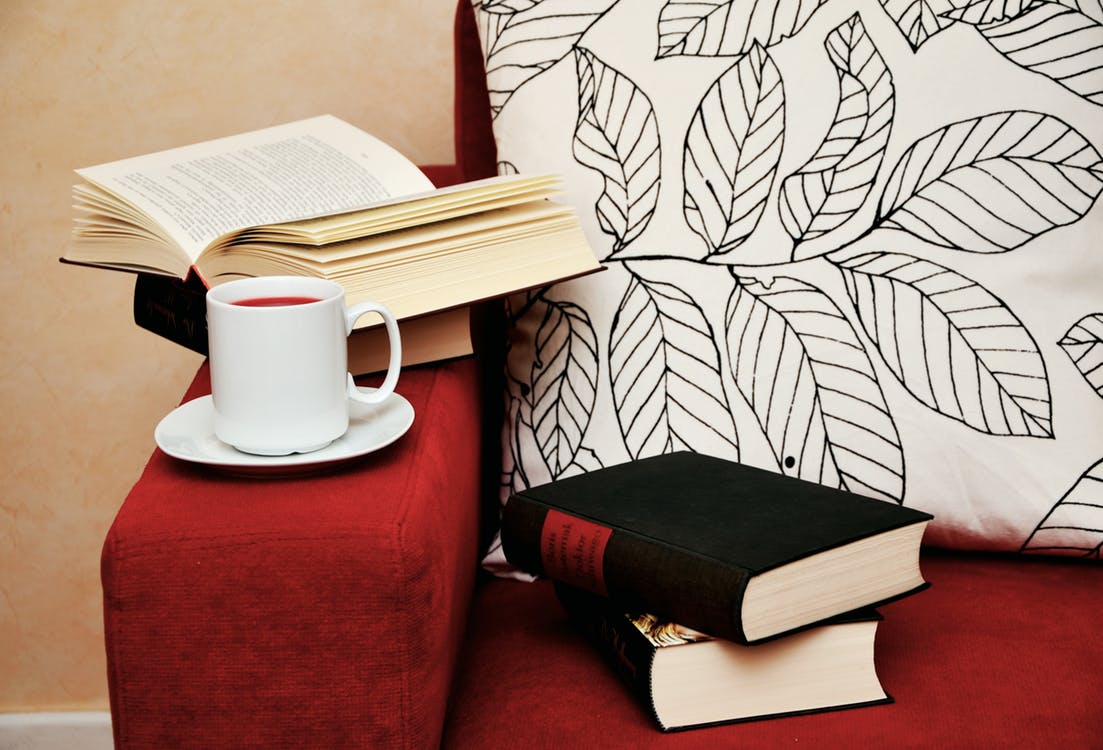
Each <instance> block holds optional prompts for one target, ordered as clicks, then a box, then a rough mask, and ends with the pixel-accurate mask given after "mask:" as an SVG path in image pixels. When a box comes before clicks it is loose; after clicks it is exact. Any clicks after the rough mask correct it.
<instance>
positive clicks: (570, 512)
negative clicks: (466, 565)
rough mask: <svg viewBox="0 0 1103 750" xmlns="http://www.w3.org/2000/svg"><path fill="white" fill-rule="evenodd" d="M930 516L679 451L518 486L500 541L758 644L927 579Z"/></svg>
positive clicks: (551, 569) (557, 571)
mask: <svg viewBox="0 0 1103 750" xmlns="http://www.w3.org/2000/svg"><path fill="white" fill-rule="evenodd" d="M931 518H932V516H931V515H930V514H929V513H924V512H922V511H918V510H914V509H912V508H907V507H903V506H900V505H896V504H894V503H890V502H885V501H882V500H875V499H873V498H868V497H863V496H860V495H856V494H853V493H850V492H846V491H843V490H839V489H834V488H831V487H826V486H824V485H820V484H815V483H813V482H807V481H804V480H801V479H796V478H793V477H787V476H784V475H782V474H777V473H774V472H771V471H766V470H763V469H758V468H755V467H752V466H746V465H744V464H740V463H736V462H733V461H728V460H725V459H720V458H713V457H710V456H705V455H701V454H697V453H690V452H679V453H670V454H666V455H661V456H656V457H653V458H646V459H641V460H638V461H630V462H628V463H624V464H619V465H616V466H610V467H606V468H603V469H598V470H596V471H592V472H589V473H587V474H581V475H577V476H573V477H569V478H566V479H560V480H558V481H555V482H551V483H549V484H544V485H540V486H536V487H531V488H529V489H527V490H523V491H521V492H518V493H515V494H514V495H513V496H511V497H510V499H509V501H508V502H507V503H506V506H505V508H504V510H503V516H502V530H501V538H502V547H503V550H504V552H505V555H506V557H507V559H508V560H509V561H510V562H511V563H513V564H514V565H516V566H517V567H519V568H521V569H522V570H526V571H528V572H530V573H533V574H536V575H544V576H547V577H549V578H552V579H555V580H558V581H563V582H566V583H569V584H572V585H575V586H578V587H581V588H584V589H586V590H588V591H591V592H593V593H596V594H599V595H602V596H608V597H609V598H611V599H612V600H613V601H614V602H616V603H617V605H618V606H621V607H624V608H625V609H626V610H630V611H636V612H650V613H652V614H654V615H656V616H659V617H663V618H665V619H668V620H671V621H673V622H677V623H679V624H681V625H684V626H686V627H690V628H693V629H695V630H699V631H701V632H705V633H709V634H710V635H712V636H715V637H719V638H725V639H728V640H733V641H737V642H740V643H752V642H756V641H761V640H765V639H767V638H771V637H774V636H777V635H779V634H782V633H787V632H789V631H793V630H797V629H799V628H803V627H806V626H808V625H811V624H813V623H816V622H819V621H821V620H825V619H827V618H829V617H833V616H836V615H839V614H842V613H844V612H848V611H851V610H854V609H858V608H860V607H864V606H873V605H877V604H879V603H883V602H887V601H890V600H892V599H895V598H898V597H901V596H904V595H906V594H909V593H912V592H915V591H918V590H920V589H921V588H924V587H925V586H926V585H927V584H926V582H925V581H924V579H923V576H922V573H921V571H920V569H919V549H920V543H921V541H922V538H923V531H924V529H925V528H926V526H927V524H928V522H929V521H930V520H931Z"/></svg>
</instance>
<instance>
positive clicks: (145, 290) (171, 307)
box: [134, 273, 475, 375]
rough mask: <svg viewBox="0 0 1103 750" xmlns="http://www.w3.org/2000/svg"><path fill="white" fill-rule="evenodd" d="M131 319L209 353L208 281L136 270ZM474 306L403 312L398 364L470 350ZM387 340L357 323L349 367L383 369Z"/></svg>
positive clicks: (378, 329) (379, 330)
mask: <svg viewBox="0 0 1103 750" xmlns="http://www.w3.org/2000/svg"><path fill="white" fill-rule="evenodd" d="M134 322H135V323H136V324H137V325H138V327H140V328H144V329H146V330H147V331H151V332H152V333H156V334H157V335H159V336H163V337H164V338H166V339H168V340H169V341H172V342H174V343H177V344H179V345H181V346H183V347H186V348H188V349H191V350H192V351H194V352H197V353H199V354H202V355H203V356H207V353H208V344H207V286H206V285H205V284H204V283H203V280H202V279H200V278H199V276H198V275H197V274H194V273H191V274H188V276H187V278H186V279H184V280H183V281H181V280H180V279H178V278H176V277H174V276H161V275H159V274H151V273H140V274H137V278H136V281H135V282H134ZM471 328H472V307H471V306H470V305H463V306H460V307H454V308H450V309H447V310H440V311H437V312H431V313H427V314H425V315H418V316H415V317H411V318H405V319H403V320H401V321H400V322H399V331H400V332H401V334H402V366H403V367H407V366H410V365H418V364H422V363H424V362H436V361H440V360H445V359H454V358H456V357H465V356H468V355H470V354H472V353H474V351H475V349H474V346H475V344H474V340H473V337H472V331H471ZM388 357H389V346H388V343H387V333H386V331H385V330H384V328H383V326H382V325H372V326H370V327H364V328H358V329H356V330H355V331H353V332H352V334H351V335H350V336H349V339H348V367H349V372H351V373H352V374H353V375H367V374H370V373H375V372H383V371H385V370H386V369H387V362H388Z"/></svg>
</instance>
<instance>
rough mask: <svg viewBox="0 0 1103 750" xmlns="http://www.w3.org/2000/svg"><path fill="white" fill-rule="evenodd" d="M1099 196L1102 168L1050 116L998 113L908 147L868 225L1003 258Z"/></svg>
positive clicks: (1095, 156)
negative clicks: (873, 222)
mask: <svg viewBox="0 0 1103 750" xmlns="http://www.w3.org/2000/svg"><path fill="white" fill-rule="evenodd" d="M1101 189H1103V162H1101V161H1100V157H1099V153H1098V152H1097V151H1096V150H1095V149H1094V148H1093V147H1092V146H1091V144H1089V143H1088V141H1087V140H1085V138H1084V136H1082V135H1080V133H1078V132H1077V131H1075V130H1074V129H1072V128H1071V127H1069V126H1068V125H1067V124H1065V123H1064V122H1062V121H1061V120H1059V119H1057V118H1056V117H1053V116H1051V115H1045V114H1040V113H1037V112H1023V111H1019V112H999V113H996V114H991V115H985V116H983V117H977V118H975V119H971V120H965V121H963V122H957V123H954V124H953V125H949V126H947V127H944V128H941V129H939V130H937V131H935V132H934V133H931V134H930V135H928V136H926V137H925V138H922V139H921V140H919V141H917V142H916V143H915V144H913V145H912V146H911V147H910V148H909V149H908V150H907V151H906V152H905V153H904V155H903V156H902V157H901V159H900V162H899V163H898V164H897V165H896V168H895V169H894V170H893V172H892V175H891V176H890V177H889V180H888V184H887V186H886V188H885V192H884V195H883V196H882V198H881V204H880V218H879V219H878V225H879V226H881V227H888V228H894V229H900V230H903V231H905V232H908V233H910V234H913V235H915V236H916V237H920V238H922V239H924V240H926V241H928V242H931V243H934V244H936V245H941V246H943V247H951V248H960V249H962V250H968V251H971V252H978V253H992V252H1003V251H1006V250H1012V249H1014V248H1016V247H1019V246H1020V245H1022V244H1024V243H1025V242H1028V241H1030V240H1031V239H1033V238H1034V237H1037V236H1039V235H1041V234H1043V233H1044V232H1048V231H1049V230H1050V229H1053V228H1054V227H1059V226H1062V225H1065V224H1070V223H1072V222H1074V221H1077V220H1078V219H1080V218H1081V217H1082V216H1083V215H1084V214H1085V213H1087V211H1088V210H1089V209H1090V208H1091V207H1092V204H1093V203H1094V202H1095V199H1096V198H1097V197H1098V195H1099V192H1100V190H1101Z"/></svg>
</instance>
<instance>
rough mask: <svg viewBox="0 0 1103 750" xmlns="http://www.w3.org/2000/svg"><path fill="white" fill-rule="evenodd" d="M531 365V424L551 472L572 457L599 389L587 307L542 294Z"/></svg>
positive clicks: (556, 474) (560, 470) (555, 473)
mask: <svg viewBox="0 0 1103 750" xmlns="http://www.w3.org/2000/svg"><path fill="white" fill-rule="evenodd" d="M545 303H546V304H545V305H544V307H543V319H542V320H541V321H540V325H539V327H538V328H537V330H536V336H535V341H534V347H535V349H534V352H533V353H534V355H535V356H534V358H533V359H532V368H531V371H530V378H529V384H530V386H529V387H530V389H531V390H530V396H529V398H530V399H531V404H532V430H533V434H534V436H535V440H536V444H537V446H538V447H539V449H540V453H541V455H542V456H543V457H544V460H545V462H546V463H547V465H548V469H549V470H550V472H551V475H552V477H553V478H557V477H559V476H561V475H562V474H563V472H564V471H566V469H567V468H568V467H569V466H571V464H572V463H573V462H574V460H575V454H576V453H577V452H578V449H579V447H580V446H581V444H582V438H583V436H584V435H585V434H586V428H587V427H588V426H589V423H590V415H591V414H592V413H593V410H594V400H595V398H596V395H597V379H598V369H599V366H598V351H597V338H596V336H595V334H594V327H593V324H592V323H591V322H590V318H589V316H588V315H587V314H586V311H585V310H583V309H582V308H581V307H579V306H578V305H575V304H573V303H569V302H559V301H549V300H545Z"/></svg>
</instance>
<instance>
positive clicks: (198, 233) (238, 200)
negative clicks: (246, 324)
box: [77, 115, 433, 262]
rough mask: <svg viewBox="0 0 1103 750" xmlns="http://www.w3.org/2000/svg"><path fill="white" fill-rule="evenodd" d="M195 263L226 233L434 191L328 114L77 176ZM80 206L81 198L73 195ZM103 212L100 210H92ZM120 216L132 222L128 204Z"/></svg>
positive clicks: (399, 160) (388, 151) (412, 168)
mask: <svg viewBox="0 0 1103 750" xmlns="http://www.w3.org/2000/svg"><path fill="white" fill-rule="evenodd" d="M77 174H79V175H80V176H81V177H83V178H84V179H85V180H87V181H88V182H89V183H92V184H93V185H94V186H97V187H99V188H101V189H102V190H104V191H106V192H107V193H110V194H113V195H115V196H118V197H119V198H121V199H122V201H123V202H125V203H126V204H129V205H130V206H133V207H135V208H138V209H140V210H141V211H142V212H144V213H145V214H147V215H148V216H149V218H150V219H151V220H152V221H153V222H154V223H155V224H156V226H155V227H151V228H150V229H151V231H154V232H158V229H160V230H163V233H164V234H166V235H167V236H168V237H169V238H171V239H172V240H173V241H174V242H175V243H176V244H178V245H179V246H180V247H181V248H182V249H183V250H184V252H185V253H186V254H187V256H188V259H189V261H190V262H194V261H195V259H196V258H197V257H198V255H199V253H200V252H201V251H202V250H203V248H204V247H206V246H207V245H208V244H209V243H210V242H212V241H213V240H215V239H217V238H218V237H220V236H222V235H223V234H225V233H227V232H230V231H234V230H237V229H242V228H245V227H250V226H254V225H257V224H268V223H274V222H285V221H294V220H297V219H302V218H307V217H311V216H318V215H319V214H324V213H330V212H336V211H348V210H351V209H354V208H360V207H363V206H366V205H368V204H371V203H374V202H376V201H380V200H386V199H388V198H391V197H394V196H402V195H409V194H413V193H421V192H425V191H428V190H432V188H433V185H432V183H431V182H430V181H429V179H428V178H427V177H425V175H424V174H422V172H421V170H419V169H418V168H417V166H416V165H414V164H413V163H412V162H411V161H410V160H409V159H407V158H406V157H404V156H403V155H402V154H400V153H399V152H397V151H395V150H394V149H393V148H391V147H390V146H388V145H387V144H385V143H383V142H382V141H380V140H379V139H377V138H375V137H373V136H371V135H369V134H368V133H365V132H364V131H362V130H360V129H359V128H356V127H354V126H352V125H350V124H348V123H346V122H344V121H343V120H340V119H338V118H336V117H333V116H332V115H322V116H320V117H313V118H310V119H307V120H300V121H298V122H292V123H288V124H286V125H278V126H276V127H272V128H265V129H263V130H256V131H253V132H250V133H243V134H240V135H235V136H230V137H227V138H219V139H216V140H213V141H206V142H203V143H198V144H194V145H191V146H184V147H181V148H174V149H170V150H168V151H161V152H157V153H154V154H148V155H145V156H138V157H134V158H131V159H124V160H122V161H116V162H111V163H109V164H101V165H99V166H96V167H88V168H85V169H78V170H77ZM78 201H79V197H78ZM96 208H97V210H102V203H101V204H100V205H98V206H96ZM119 211H120V216H126V217H127V218H130V212H129V211H128V210H127V209H126V207H125V206H120V207H119Z"/></svg>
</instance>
